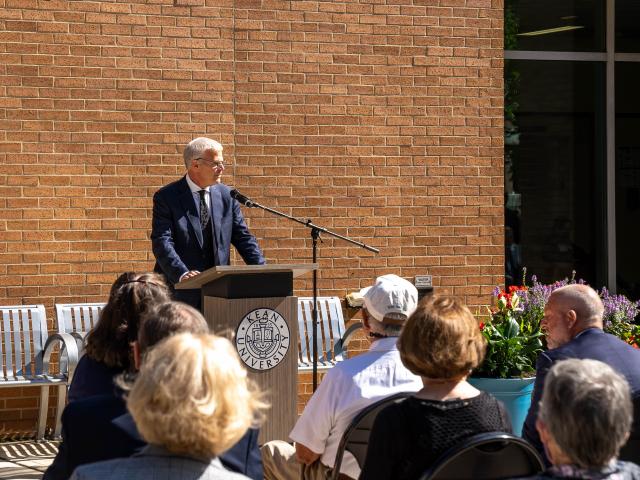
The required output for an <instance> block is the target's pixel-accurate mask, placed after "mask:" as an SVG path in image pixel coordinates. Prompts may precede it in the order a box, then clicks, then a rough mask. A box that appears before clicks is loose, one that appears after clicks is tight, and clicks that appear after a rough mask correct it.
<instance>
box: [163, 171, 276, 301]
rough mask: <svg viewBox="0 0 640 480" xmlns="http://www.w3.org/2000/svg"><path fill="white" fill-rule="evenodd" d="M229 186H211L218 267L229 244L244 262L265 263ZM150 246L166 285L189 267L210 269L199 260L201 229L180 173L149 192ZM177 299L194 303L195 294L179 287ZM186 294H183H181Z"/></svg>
mask: <svg viewBox="0 0 640 480" xmlns="http://www.w3.org/2000/svg"><path fill="white" fill-rule="evenodd" d="M229 192H230V189H229V187H228V186H226V185H224V184H222V183H219V184H216V185H212V186H211V188H210V195H211V199H210V200H211V202H210V205H211V209H210V210H211V220H212V222H211V223H212V228H213V239H214V242H215V244H216V247H217V251H218V260H219V264H220V265H229V257H230V253H231V245H233V246H234V247H235V248H236V250H237V251H238V253H240V255H241V256H242V258H243V260H244V261H245V263H247V264H249V265H261V264H263V263H265V260H264V257H263V256H262V251H261V250H260V247H259V246H258V242H257V241H256V239H255V237H254V236H253V235H252V234H251V232H249V228H248V227H247V224H246V223H245V221H244V217H243V216H242V212H241V211H240V204H239V203H238V202H237V201H236V200H234V199H233V198H231V195H230V194H229ZM151 246H152V249H153V254H154V255H155V257H156V265H155V268H154V270H155V271H156V272H158V273H163V274H164V275H165V277H166V278H167V280H168V282H169V284H170V285H171V286H173V285H175V284H176V283H178V281H179V280H180V277H181V276H182V275H183V274H184V273H185V272H188V271H189V270H199V271H201V272H203V271H205V270H207V269H208V268H211V267H213V266H214V265H212V264H211V265H209V264H207V263H206V262H205V260H204V259H203V239H202V228H201V227H200V216H199V214H198V208H197V207H196V203H195V200H194V198H193V193H192V192H191V189H190V188H189V184H188V183H187V180H186V178H185V177H182V178H181V179H180V180H178V181H176V182H173V183H170V184H169V185H167V186H165V187H163V188H161V189H160V190H158V191H157V192H156V193H155V195H154V196H153V219H152V222H151ZM176 294H177V295H176V298H177V299H179V300H183V301H187V303H191V304H193V302H192V301H189V299H188V298H187V297H189V296H191V297H193V298H194V299H196V298H197V299H198V303H199V292H197V291H195V292H194V291H193V290H187V291H182V292H180V291H178V292H176ZM181 297H185V298H181Z"/></svg>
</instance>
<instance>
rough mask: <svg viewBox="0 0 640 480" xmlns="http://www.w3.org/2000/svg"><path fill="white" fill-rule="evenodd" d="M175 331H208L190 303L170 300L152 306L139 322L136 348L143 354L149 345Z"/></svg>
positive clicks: (203, 320)
mask: <svg viewBox="0 0 640 480" xmlns="http://www.w3.org/2000/svg"><path fill="white" fill-rule="evenodd" d="M175 333H192V334H194V335H197V334H204V333H209V327H208V325H207V321H206V320H205V319H204V317H203V316H202V314H201V313H200V312H199V311H198V310H196V309H195V308H193V307H192V306H190V305H187V304H186V303H182V302H176V301H170V302H165V303H161V304H159V305H155V306H153V307H152V308H151V309H150V310H149V311H148V312H147V313H146V314H145V315H144V318H143V319H142V321H141V322H140V329H139V330H138V348H139V351H140V354H141V355H144V354H145V353H146V352H147V351H148V350H149V349H150V348H151V347H153V346H154V345H156V344H157V343H160V342H161V341H162V340H164V339H165V338H167V337H169V336H170V335H173V334H175Z"/></svg>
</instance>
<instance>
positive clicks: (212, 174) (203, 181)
mask: <svg viewBox="0 0 640 480" xmlns="http://www.w3.org/2000/svg"><path fill="white" fill-rule="evenodd" d="M222 172H224V157H223V156H222V149H220V150H217V149H215V150H214V149H212V150H205V151H204V152H203V153H202V154H201V155H200V156H199V157H197V158H194V159H193V160H192V161H191V167H190V168H189V177H191V179H192V180H193V181H194V182H195V183H197V184H198V185H199V186H201V187H205V186H209V185H214V184H215V183H218V182H219V181H220V177H221V176H222Z"/></svg>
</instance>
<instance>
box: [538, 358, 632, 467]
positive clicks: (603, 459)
mask: <svg viewBox="0 0 640 480" xmlns="http://www.w3.org/2000/svg"><path fill="white" fill-rule="evenodd" d="M538 419H539V420H540V421H541V422H542V423H543V424H544V426H545V428H546V429H547V430H548V432H549V433H550V434H551V436H552V437H553V440H554V441H555V443H556V444H557V445H558V447H559V448H560V449H561V450H562V451H563V452H564V454H565V455H566V456H568V457H569V458H570V459H571V461H572V462H573V463H574V464H576V465H578V466H580V467H582V468H601V467H603V466H605V465H606V464H607V463H608V462H609V461H610V460H612V459H614V458H616V457H617V456H618V452H619V451H620V448H621V447H622V446H623V445H624V444H625V443H626V441H627V437H628V435H629V431H630V430H631V423H632V421H633V405H632V403H631V393H630V389H629V384H628V383H627V381H626V380H625V379H624V378H623V377H622V376H621V375H620V374H618V373H617V372H616V371H614V370H613V369H612V368H611V367H609V366H608V365H606V364H605V363H602V362H599V361H597V360H580V359H576V358H573V359H568V360H562V361H560V362H558V363H556V364H555V365H554V366H553V367H552V368H551V370H550V371H549V373H548V374H547V377H546V379H545V382H544V388H543V390H542V401H541V402H540V411H539V413H538Z"/></svg>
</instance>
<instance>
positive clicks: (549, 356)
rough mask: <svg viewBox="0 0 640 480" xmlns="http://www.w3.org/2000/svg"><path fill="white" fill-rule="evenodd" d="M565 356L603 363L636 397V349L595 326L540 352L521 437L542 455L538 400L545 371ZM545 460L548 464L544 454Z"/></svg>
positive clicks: (639, 364) (639, 386)
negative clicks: (538, 429) (557, 345)
mask: <svg viewBox="0 0 640 480" xmlns="http://www.w3.org/2000/svg"><path fill="white" fill-rule="evenodd" d="M567 358H580V359H584V358H587V359H591V360H600V361H601V362H604V363H606V364H607V365H609V366H610V367H611V368H613V369H614V370H615V371H617V372H618V373H620V374H621V375H623V376H624V377H625V378H626V379H627V382H629V386H630V387H631V394H632V396H633V397H634V398H637V397H638V396H640V350H637V349H635V348H633V347H632V346H630V345H628V344H626V343H625V342H623V341H622V340H620V339H619V338H617V337H615V336H613V335H610V334H608V333H604V332H603V331H602V330H600V329H599V328H589V329H587V330H584V331H582V332H580V333H579V334H578V335H576V336H575V337H574V338H573V339H572V340H571V341H569V342H567V343H565V344H564V345H562V346H561V347H558V348H554V349H552V350H547V351H546V352H542V353H541V354H540V355H539V356H538V361H537V363H536V383H535V384H534V387H533V397H532V399H531V407H530V408H529V413H528V414H527V419H526V420H525V422H524V427H523V429H522V436H523V437H524V438H525V440H528V441H529V442H531V443H532V444H533V445H534V446H535V447H536V449H537V450H538V451H539V452H540V453H541V454H542V455H543V456H545V452H544V447H543V446H542V442H541V441H540V436H539V435H538V431H537V430H536V419H537V418H538V403H539V402H540V400H541V398H542V389H543V387H544V380H545V378H546V375H547V372H548V371H549V369H550V368H551V367H552V366H553V364H554V363H555V362H557V361H559V360H564V359H567ZM639 414H640V412H635V415H639ZM545 461H546V462H547V463H548V460H547V458H546V456H545Z"/></svg>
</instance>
